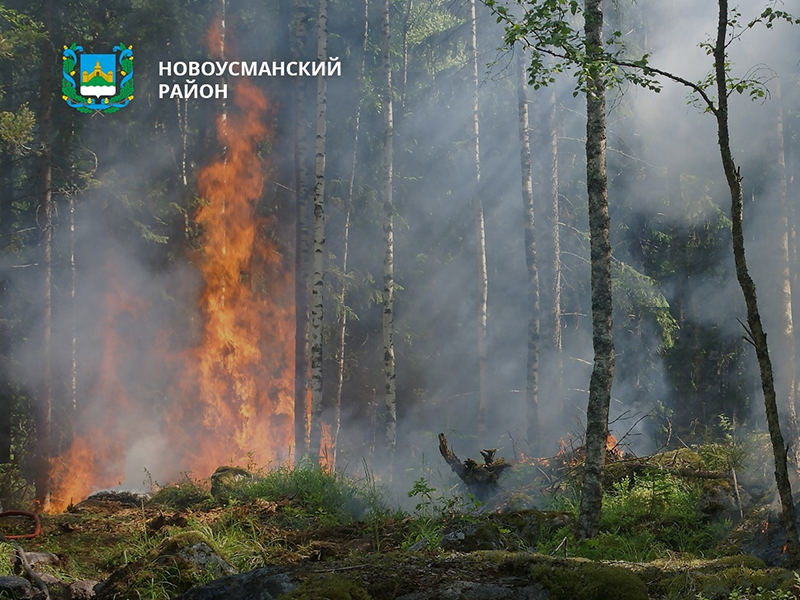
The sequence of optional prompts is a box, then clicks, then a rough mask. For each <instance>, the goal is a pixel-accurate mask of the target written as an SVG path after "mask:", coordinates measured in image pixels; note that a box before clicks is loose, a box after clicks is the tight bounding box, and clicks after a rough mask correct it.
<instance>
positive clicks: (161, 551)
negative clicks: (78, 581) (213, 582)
mask: <svg viewBox="0 0 800 600" xmlns="http://www.w3.org/2000/svg"><path fill="white" fill-rule="evenodd" d="M235 572H236V571H235V569H234V568H233V567H232V566H231V565H230V564H228V563H227V562H226V561H225V560H224V559H223V558H222V557H221V556H219V554H218V553H217V552H216V550H215V549H214V547H213V544H212V542H210V541H209V540H208V539H206V538H205V537H204V536H203V535H202V534H200V533H198V532H196V531H187V532H184V533H180V534H178V535H176V536H173V537H171V538H167V539H166V540H164V541H163V542H161V544H159V546H158V547H157V548H154V549H153V550H151V551H150V552H148V553H147V554H146V555H145V556H143V557H142V558H140V559H138V560H136V561H134V562H133V563H129V564H127V565H124V566H122V567H120V568H119V569H117V570H116V571H114V573H112V574H111V576H110V577H109V578H108V579H107V580H105V581H104V582H103V583H101V584H99V585H98V586H97V587H96V588H95V593H96V594H97V598H98V599H99V600H118V599H120V598H132V597H134V594H135V593H136V592H135V590H136V586H137V582H140V581H141V580H142V579H144V580H153V581H158V582H162V583H163V584H164V585H166V586H169V587H171V588H172V589H173V590H175V592H174V593H175V594H176V595H177V594H180V593H182V592H185V591H188V590H189V589H191V588H192V587H193V586H195V585H198V584H199V583H202V582H204V581H208V580H209V579H214V578H218V577H224V576H226V575H230V574H232V573H235Z"/></svg>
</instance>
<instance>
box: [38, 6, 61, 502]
mask: <svg viewBox="0 0 800 600" xmlns="http://www.w3.org/2000/svg"><path fill="white" fill-rule="evenodd" d="M41 18H42V23H43V24H44V27H45V31H46V32H47V34H46V35H45V36H44V37H43V38H42V41H41V43H40V44H39V51H40V52H41V61H42V62H41V72H40V78H39V86H40V87H39V91H40V94H41V95H40V104H39V114H38V118H37V122H38V124H39V176H38V189H37V206H36V215H37V222H38V224H39V228H40V231H41V238H40V244H41V260H42V262H41V269H42V346H41V348H42V362H41V374H40V386H39V391H38V394H37V395H38V398H37V401H38V403H39V408H38V410H37V421H36V435H37V443H38V460H37V467H36V501H37V504H38V505H39V506H40V507H42V508H46V507H47V506H48V504H49V501H50V492H51V483H50V456H51V452H52V432H51V429H52V413H53V380H52V369H51V360H52V343H53V341H52V326H53V325H52V315H53V308H52V293H53V289H52V281H53V190H52V187H53V156H52V152H53V122H52V110H53V96H54V93H55V89H56V87H55V83H56V82H55V72H56V71H55V70H56V66H55V60H54V58H55V48H54V47H53V44H52V42H51V40H50V36H51V35H52V24H53V1H52V0H44V2H43V3H42V7H41Z"/></svg>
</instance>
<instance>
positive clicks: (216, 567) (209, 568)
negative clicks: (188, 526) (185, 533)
mask: <svg viewBox="0 0 800 600" xmlns="http://www.w3.org/2000/svg"><path fill="white" fill-rule="evenodd" d="M177 556H178V557H179V558H182V559H183V560H185V561H186V562H188V563H189V564H191V565H194V566H195V567H196V568H197V569H198V570H200V571H205V572H208V573H210V574H211V576H212V577H214V578H218V577H225V576H226V575H233V574H235V573H236V569H234V568H233V567H232V566H231V565H230V564H229V563H227V562H226V561H225V560H224V559H223V558H222V557H221V556H220V555H219V554H217V553H216V552H215V551H214V550H213V549H212V548H211V546H209V545H208V544H207V543H205V542H203V541H200V542H197V543H196V544H194V545H193V546H189V547H187V548H182V549H181V550H179V551H178V553H177Z"/></svg>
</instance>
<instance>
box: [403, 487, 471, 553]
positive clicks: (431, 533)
mask: <svg viewBox="0 0 800 600" xmlns="http://www.w3.org/2000/svg"><path fill="white" fill-rule="evenodd" d="M408 497H409V498H418V502H417V504H416V506H415V507H414V520H413V521H412V522H411V524H410V528H409V532H408V535H407V536H406V539H405V540H404V541H403V547H404V548H408V547H410V546H413V545H414V544H417V543H418V542H425V545H426V547H428V548H436V547H438V546H439V543H440V542H441V541H442V535H443V534H444V531H445V529H446V528H447V527H448V526H453V525H456V524H476V523H479V522H483V521H485V520H486V515H485V514H483V513H482V511H481V508H482V506H483V503H482V502H480V501H479V500H477V499H475V497H474V496H472V495H471V494H470V495H468V496H467V497H466V498H465V497H463V496H460V495H453V496H450V497H447V496H445V495H444V494H442V493H441V492H439V491H438V490H437V489H436V488H434V487H431V486H430V484H429V483H428V481H427V479H425V478H424V477H420V478H419V479H417V480H416V481H415V482H414V485H413V487H412V488H411V490H410V491H409V492H408Z"/></svg>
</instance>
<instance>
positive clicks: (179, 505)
mask: <svg viewBox="0 0 800 600" xmlns="http://www.w3.org/2000/svg"><path fill="white" fill-rule="evenodd" d="M210 489H211V487H210V484H209V483H208V482H205V481H200V480H197V479H192V478H191V477H190V476H189V475H188V474H186V473H184V474H183V477H182V478H181V480H180V481H178V482H177V483H172V484H170V485H166V486H164V487H160V488H159V489H158V490H157V491H156V493H155V494H154V495H153V497H152V499H151V502H153V503H155V504H163V505H164V506H168V507H170V508H176V509H178V510H183V509H186V508H190V507H198V508H211V507H212V506H214V505H215V504H216V501H215V500H214V498H213V497H212V496H211V492H210Z"/></svg>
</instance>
